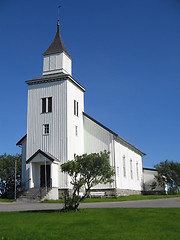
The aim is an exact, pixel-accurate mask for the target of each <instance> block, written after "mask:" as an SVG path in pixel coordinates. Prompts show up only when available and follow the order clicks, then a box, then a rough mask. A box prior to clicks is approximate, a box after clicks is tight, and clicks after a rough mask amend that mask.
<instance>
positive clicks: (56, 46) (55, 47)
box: [43, 20, 71, 58]
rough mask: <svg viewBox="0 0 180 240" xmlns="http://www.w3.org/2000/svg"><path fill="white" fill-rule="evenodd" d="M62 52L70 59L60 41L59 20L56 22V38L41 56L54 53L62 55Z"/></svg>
mask: <svg viewBox="0 0 180 240" xmlns="http://www.w3.org/2000/svg"><path fill="white" fill-rule="evenodd" d="M62 52H65V53H66V54H67V55H68V56H69V57H70V58H71V56H70V54H69V53H68V51H67V49H66V47H65V45H64V43H63V41H62V38H61V34H60V31H59V20H58V23H57V32H56V36H55V38H54V40H53V41H52V43H51V45H50V46H49V47H48V49H47V50H46V51H45V52H44V53H43V55H44V56H45V55H50V54H55V53H62Z"/></svg>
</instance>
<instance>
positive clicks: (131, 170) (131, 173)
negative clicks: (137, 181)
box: [130, 159, 133, 179]
mask: <svg viewBox="0 0 180 240" xmlns="http://www.w3.org/2000/svg"><path fill="white" fill-rule="evenodd" d="M130 175H131V179H133V167H132V159H130Z"/></svg>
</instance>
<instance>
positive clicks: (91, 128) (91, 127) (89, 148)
mask: <svg viewBox="0 0 180 240" xmlns="http://www.w3.org/2000/svg"><path fill="white" fill-rule="evenodd" d="M104 150H106V151H108V152H110V165H111V166H112V167H115V166H114V145H113V134H112V133H110V132H108V131H107V130H105V129H104V128H103V127H101V126H100V125H98V124H97V123H95V122H94V121H92V120H91V119H89V118H88V117H86V116H84V152H85V153H88V154H90V153H100V152H101V151H102V152H103V151H104ZM115 184H116V183H115V182H113V183H112V184H106V185H104V184H99V185H98V186H96V187H95V188H98V189H100V188H114V187H115Z"/></svg>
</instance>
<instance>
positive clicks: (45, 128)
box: [43, 124, 49, 135]
mask: <svg viewBox="0 0 180 240" xmlns="http://www.w3.org/2000/svg"><path fill="white" fill-rule="evenodd" d="M43 134H44V135H48V134H49V124H43Z"/></svg>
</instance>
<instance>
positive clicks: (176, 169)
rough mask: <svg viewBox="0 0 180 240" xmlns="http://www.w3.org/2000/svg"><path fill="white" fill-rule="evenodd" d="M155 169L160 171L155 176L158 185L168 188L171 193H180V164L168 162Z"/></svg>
mask: <svg viewBox="0 0 180 240" xmlns="http://www.w3.org/2000/svg"><path fill="white" fill-rule="evenodd" d="M154 167H155V168H156V169H157V171H158V175H157V176H155V178H156V181H157V183H158V184H159V185H160V186H162V187H164V188H165V187H166V186H168V191H169V192H170V193H178V192H179V191H180V163H178V162H173V161H168V160H166V161H165V162H160V163H159V164H156V165H155V166H154Z"/></svg>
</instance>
